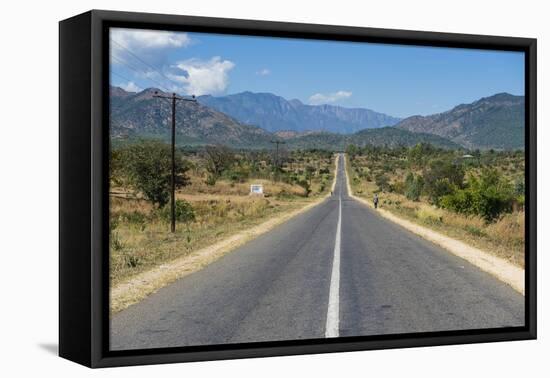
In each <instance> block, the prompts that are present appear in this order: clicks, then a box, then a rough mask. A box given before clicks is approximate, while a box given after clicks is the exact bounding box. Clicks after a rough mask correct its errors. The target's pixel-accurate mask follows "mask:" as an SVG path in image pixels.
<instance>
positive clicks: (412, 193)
mask: <svg viewBox="0 0 550 378" xmlns="http://www.w3.org/2000/svg"><path fill="white" fill-rule="evenodd" d="M423 187H424V179H423V178H422V176H415V175H414V174H413V173H412V172H409V174H408V175H407V177H406V179H405V197H407V199H409V200H411V201H418V200H419V199H420V194H421V193H422V188H423Z"/></svg>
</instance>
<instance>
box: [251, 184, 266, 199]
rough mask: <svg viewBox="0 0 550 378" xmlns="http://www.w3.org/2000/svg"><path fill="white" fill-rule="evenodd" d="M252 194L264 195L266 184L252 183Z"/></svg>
mask: <svg viewBox="0 0 550 378" xmlns="http://www.w3.org/2000/svg"><path fill="white" fill-rule="evenodd" d="M250 195H256V196H263V195H264V186H263V185H262V184H252V185H250Z"/></svg>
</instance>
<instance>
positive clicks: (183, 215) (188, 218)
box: [160, 200, 195, 224]
mask: <svg viewBox="0 0 550 378" xmlns="http://www.w3.org/2000/svg"><path fill="white" fill-rule="evenodd" d="M175 210H176V211H175V212H176V221H177V222H181V223H185V224H189V223H191V222H193V221H195V210H194V209H193V206H191V204H190V203H189V202H187V201H186V200H176V209H175ZM160 217H161V218H162V220H164V221H165V222H170V221H171V219H172V214H171V206H170V204H168V205H166V206H164V207H163V208H162V210H161V211H160Z"/></svg>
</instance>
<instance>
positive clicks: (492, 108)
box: [395, 93, 525, 149]
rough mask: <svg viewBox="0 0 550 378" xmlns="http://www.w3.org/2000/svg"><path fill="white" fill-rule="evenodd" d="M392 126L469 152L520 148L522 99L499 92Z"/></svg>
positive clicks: (522, 117)
mask: <svg viewBox="0 0 550 378" xmlns="http://www.w3.org/2000/svg"><path fill="white" fill-rule="evenodd" d="M395 127H396V128H399V129H403V130H408V131H412V132H423V133H429V134H434V135H439V136H441V137H443V138H447V139H449V140H452V141H453V142H455V143H458V144H460V145H461V146H463V147H465V148H469V149H475V148H481V149H489V148H495V149H518V148H520V149H522V148H524V143H525V98H524V97H523V96H513V95H511V94H508V93H499V94H496V95H494V96H490V97H484V98H482V99H480V100H477V101H475V102H473V103H471V104H461V105H458V106H456V107H454V108H453V109H451V110H449V111H446V112H443V113H439V114H434V115H430V116H413V117H408V118H406V119H404V120H402V121H401V122H399V123H398V124H397V125H396V126H395Z"/></svg>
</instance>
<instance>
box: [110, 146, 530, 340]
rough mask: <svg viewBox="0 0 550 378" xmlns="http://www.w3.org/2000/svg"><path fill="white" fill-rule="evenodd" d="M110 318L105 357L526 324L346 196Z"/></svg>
mask: <svg viewBox="0 0 550 378" xmlns="http://www.w3.org/2000/svg"><path fill="white" fill-rule="evenodd" d="M343 161H344V159H343V156H341V157H340V159H339V164H338V168H337V177H336V185H335V190H334V193H333V195H332V196H330V197H329V198H328V199H326V200H325V201H323V202H322V203H321V204H319V205H317V206H315V207H313V208H312V209H310V210H308V211H307V212H304V213H302V214H300V215H298V216H296V217H294V218H292V219H290V220H289V221H287V222H286V223H284V224H282V225H280V226H278V227H276V228H275V229H273V230H271V231H270V232H268V233H266V234H263V235H261V236H260V237H258V238H256V239H255V240H253V241H251V242H249V243H247V244H245V245H244V246H242V247H240V248H238V249H236V250H235V251H233V252H231V253H229V254H228V255H226V256H224V257H223V258H221V259H219V260H218V261H216V262H214V263H212V264H210V265H209V266H207V267H206V268H204V269H203V270H201V271H199V272H196V273H194V274H191V275H189V276H187V277H184V278H182V279H179V280H178V281H176V282H174V283H173V284H171V285H169V286H167V287H164V288H162V289H160V290H159V291H158V292H156V293H155V294H153V295H151V296H149V297H148V298H146V299H144V300H143V301H142V302H140V303H138V304H136V305H133V306H131V307H129V308H127V309H126V310H124V311H122V312H120V313H118V314H116V315H115V316H114V317H113V318H112V320H111V337H110V343H111V350H126V349H147V348H161V347H177V346H191V345H213V344H228V343H245V342H257V341H279V340H296V339H318V338H325V337H337V336H365V335H381V334H395V333H411V332H430V331H443V330H460V329H482V328H498V327H510V326H523V325H524V297H523V296H522V295H521V294H519V293H517V292H516V291H514V290H513V289H512V288H511V287H509V286H507V285H506V284H504V283H502V282H500V281H499V280H497V279H496V278H494V277H493V276H491V275H489V274H487V273H485V272H483V271H481V270H480V269H478V268H477V267H475V266H473V265H471V264H469V263H468V262H467V261H465V260H463V259H461V258H459V257H456V256H454V255H452V254H451V253H449V252H447V251H445V250H443V249H441V248H440V247H438V246H436V245H435V244H432V243H430V242H428V241H426V240H424V239H422V238H420V237H418V236H416V235H414V234H412V233H410V232H409V231H407V230H404V229H403V228H401V227H399V226H397V225H395V224H393V223H391V222H390V221H388V220H386V219H384V218H382V217H380V216H379V215H377V214H376V211H375V210H372V209H370V208H368V207H366V206H365V205H363V204H361V203H360V202H358V201H356V200H354V199H353V198H351V197H349V196H348V192H347V186H346V178H345V175H346V173H345V170H344V162H343Z"/></svg>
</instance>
